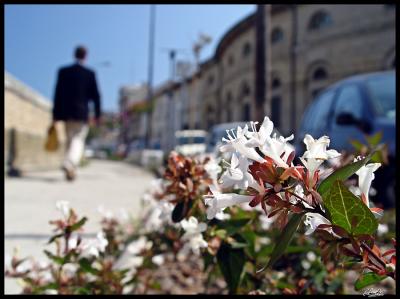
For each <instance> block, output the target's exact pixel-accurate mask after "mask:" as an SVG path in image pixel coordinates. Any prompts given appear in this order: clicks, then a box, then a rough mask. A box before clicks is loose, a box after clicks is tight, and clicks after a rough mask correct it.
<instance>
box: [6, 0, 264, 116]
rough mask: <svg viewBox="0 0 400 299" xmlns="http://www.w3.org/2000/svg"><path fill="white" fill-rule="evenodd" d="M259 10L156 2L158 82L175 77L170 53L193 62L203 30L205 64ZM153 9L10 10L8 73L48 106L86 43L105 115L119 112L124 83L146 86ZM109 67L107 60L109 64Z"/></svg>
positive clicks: (26, 7)
mask: <svg viewBox="0 0 400 299" xmlns="http://www.w3.org/2000/svg"><path fill="white" fill-rule="evenodd" d="M255 9H256V6H255V5H183V4H181V5H157V6H156V25H155V46H154V78H153V85H154V86H157V85H159V84H160V83H163V82H165V81H166V80H168V78H169V72H170V71H169V58H168V52H167V50H166V49H168V48H177V49H180V50H181V51H180V52H179V53H178V54H177V60H191V61H192V62H194V57H193V54H192V44H193V42H195V41H196V40H197V38H198V35H199V33H205V34H207V35H209V36H210V37H211V38H212V42H211V43H210V44H209V45H207V46H206V47H205V48H204V50H203V51H202V53H201V56H200V61H204V60H206V59H208V58H210V57H211V56H212V55H213V54H214V51H215V48H216V46H217V44H218V42H219V41H220V39H221V38H222V36H223V35H224V34H225V33H226V31H227V30H229V29H230V28H231V27H232V26H233V25H235V24H236V23H237V22H238V21H240V20H241V19H242V18H244V17H246V16H247V15H249V14H251V13H252V12H254V11H255ZM149 16H150V5H137V4H131V5H105V4H103V5H37V4H35V5H5V20H4V24H5V29H4V30H5V37H4V38H5V49H4V50H5V54H4V55H5V70H6V71H8V72H9V73H10V74H11V75H13V76H15V77H16V78H18V79H19V80H21V81H22V82H24V83H25V84H27V85H29V86H30V87H32V88H33V89H35V90H37V91H38V92H39V93H41V94H42V95H44V96H45V97H46V98H48V99H49V100H50V101H51V100H52V98H53V92H54V85H55V81H56V74H57V70H58V68H59V67H60V66H65V65H68V64H71V63H73V61H74V60H73V52H74V48H75V46H76V45H78V44H83V45H85V46H86V47H87V48H88V50H89V52H88V60H87V66H88V67H90V68H92V69H93V70H94V71H95V72H96V76H97V80H98V85H99V89H100V92H101V95H102V101H103V109H104V110H105V111H114V112H116V111H117V110H118V91H119V88H120V87H121V86H122V85H129V84H137V83H145V82H146V81H147V77H148V75H147V69H148V47H149ZM104 62H109V64H108V65H107V64H105V63H104Z"/></svg>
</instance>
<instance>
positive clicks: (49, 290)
mask: <svg viewBox="0 0 400 299" xmlns="http://www.w3.org/2000/svg"><path fill="white" fill-rule="evenodd" d="M44 294H46V295H58V291H57V290H55V289H47V290H45V291H44Z"/></svg>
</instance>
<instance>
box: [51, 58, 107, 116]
mask: <svg viewBox="0 0 400 299" xmlns="http://www.w3.org/2000/svg"><path fill="white" fill-rule="evenodd" d="M90 100H92V101H93V103H94V110H95V116H96V118H98V117H100V115H101V107H100V94H99V91H98V89H97V83H96V76H95V73H94V72H93V71H92V70H89V69H88V68H86V67H84V66H82V65H80V64H78V63H76V64H73V65H71V66H68V67H63V68H60V69H59V71H58V78H57V84H56V88H55V93H54V106H53V119H54V120H80V121H87V120H88V116H89V107H88V106H89V101H90Z"/></svg>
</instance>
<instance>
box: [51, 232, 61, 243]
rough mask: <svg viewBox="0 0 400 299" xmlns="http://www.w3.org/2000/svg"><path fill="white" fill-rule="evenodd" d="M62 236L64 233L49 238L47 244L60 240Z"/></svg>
mask: <svg viewBox="0 0 400 299" xmlns="http://www.w3.org/2000/svg"><path fill="white" fill-rule="evenodd" d="M62 236H64V233H62V234H58V235H55V236H53V237H51V238H50V240H49V242H47V244H51V243H53V242H54V241H55V240H56V239H58V238H61V237H62Z"/></svg>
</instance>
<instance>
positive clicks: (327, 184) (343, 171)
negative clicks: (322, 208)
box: [317, 148, 378, 197]
mask: <svg viewBox="0 0 400 299" xmlns="http://www.w3.org/2000/svg"><path fill="white" fill-rule="evenodd" d="M377 150H378V148H376V149H375V150H373V151H371V153H370V154H369V155H368V156H367V157H365V158H364V159H362V160H359V161H357V162H354V163H351V164H348V165H346V166H343V167H341V168H339V169H337V170H336V171H335V172H333V173H332V174H331V175H329V176H328V177H327V178H326V179H325V180H323V181H322V182H321V183H320V184H319V186H318V189H317V191H318V193H319V194H321V196H322V197H323V195H324V194H325V193H326V192H328V191H329V189H330V188H331V186H332V184H333V183H334V182H335V181H336V180H341V181H344V180H346V179H348V178H349V177H350V176H351V175H353V174H354V173H355V172H356V171H357V170H359V169H360V168H361V167H363V166H364V165H365V164H366V163H367V162H368V161H369V160H370V159H371V157H372V155H373V154H374V153H375V152H376V151H377Z"/></svg>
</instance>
